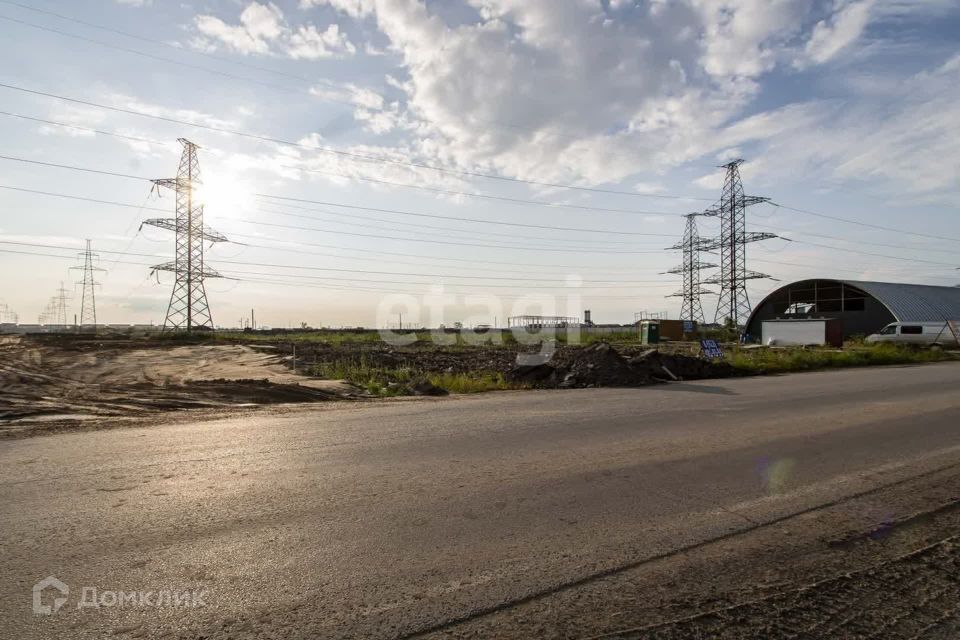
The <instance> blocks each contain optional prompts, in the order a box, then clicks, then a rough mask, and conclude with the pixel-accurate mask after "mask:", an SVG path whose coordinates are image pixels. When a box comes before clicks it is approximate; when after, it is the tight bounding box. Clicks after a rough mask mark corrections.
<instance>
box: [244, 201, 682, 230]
mask: <svg viewBox="0 0 960 640" xmlns="http://www.w3.org/2000/svg"><path fill="white" fill-rule="evenodd" d="M253 195H254V196H257V197H260V198H267V199H271V200H281V201H284V202H300V203H306V204H319V205H324V206H327V207H341V208H343V209H357V210H360V211H377V212H379V213H393V214H397V215H401V216H417V217H419V218H436V219H439V220H458V221H461V222H477V223H481V224H498V225H504V226H508V227H525V228H527V229H549V230H556V231H576V232H577V233H605V234H610V235H617V236H647V237H654V238H673V237H674V234H671V233H647V232H643V231H619V230H617V231H614V230H608V229H585V228H583V227H557V226H551V225H541V224H524V223H520V222H500V221H496V220H482V219H479V218H462V217H455V216H442V215H438V214H434V213H420V212H413V211H403V210H399V209H385V208H382V207H364V206H360V205H354V204H344V203H339V202H329V201H325V200H310V199H307V198H292V197H288V196H278V195H272V194H269V193H255V194H253ZM306 210H307V211H311V210H312V211H316V209H309V208H308V209H306ZM636 213H642V212H636ZM647 213H652V212H647ZM669 215H673V214H669Z"/></svg>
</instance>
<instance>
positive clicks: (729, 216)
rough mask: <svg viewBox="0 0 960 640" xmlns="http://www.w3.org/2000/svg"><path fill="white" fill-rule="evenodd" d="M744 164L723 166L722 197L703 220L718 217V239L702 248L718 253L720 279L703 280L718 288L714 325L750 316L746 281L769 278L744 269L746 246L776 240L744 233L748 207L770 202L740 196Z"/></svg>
mask: <svg viewBox="0 0 960 640" xmlns="http://www.w3.org/2000/svg"><path fill="white" fill-rule="evenodd" d="M741 164H743V160H734V161H733V162H730V163H728V164H725V165H723V167H722V168H723V169H726V171H727V177H726V179H725V180H724V183H723V195H722V196H721V198H720V202H719V204H717V205H715V206H713V207H711V208H710V209H707V210H706V211H704V213H703V215H705V216H719V217H720V237H719V238H716V239H714V240H712V241H710V242H708V243H706V245H705V246H704V247H703V249H704V250H705V251H713V250H717V249H719V250H720V275H718V276H714V277H711V278H710V279H708V280H704V284H715V285H718V286H719V287H720V300H719V302H718V303H717V313H716V315H715V316H714V321H715V322H721V321H724V320H726V321H728V322H730V323H731V324H732V325H733V326H734V327H739V326H740V324H741V322H745V321H746V319H747V318H748V317H749V315H750V297H749V296H748V295H747V280H756V279H758V278H769V277H770V276H768V275H767V274H765V273H757V272H756V271H749V270H748V269H747V250H746V249H747V244H749V243H751V242H757V241H760V240H768V239H770V238H776V237H777V236H776V235H775V234H773V233H758V232H748V231H747V207H749V206H751V205H755V204H761V203H764V202H769V201H770V199H769V198H761V197H758V196H747V195H744V193H743V182H742V180H741V179H740V165H741Z"/></svg>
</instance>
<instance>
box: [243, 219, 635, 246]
mask: <svg viewBox="0 0 960 640" xmlns="http://www.w3.org/2000/svg"><path fill="white" fill-rule="evenodd" d="M258 212H260V213H266V214H270V215H278V216H288V217H291V218H300V219H302V220H314V221H319V222H325V223H327V224H336V225H342V226H349V227H360V228H366V229H379V230H383V231H390V232H394V231H398V232H402V233H419V231H417V229H431V230H436V231H450V232H452V233H454V234H457V235H450V234H444V233H431V237H434V238H453V239H455V240H470V239H474V238H477V236H491V237H493V239H492V240H491V241H496V240H497V239H499V238H509V239H511V240H513V241H516V242H527V241H537V240H543V241H549V242H556V243H566V244H567V245H568V246H571V247H575V246H583V244H575V245H571V243H589V245H598V244H599V245H604V246H608V245H617V244H620V245H635V243H634V242H628V241H624V240H590V239H587V238H583V239H579V240H574V239H568V238H536V237H534V238H527V237H522V236H520V237H518V235H517V233H516V232H515V233H496V232H493V231H473V230H470V229H454V228H451V227H442V226H438V225H431V224H418V223H415V222H407V221H405V220H384V219H383V218H370V217H364V216H358V215H356V214H349V215H348V214H344V213H338V212H335V211H318V212H319V213H320V214H326V215H332V216H335V217H340V218H345V217H349V218H351V220H350V221H347V222H343V221H339V220H329V219H327V218H324V217H323V215H319V216H318V215H312V216H308V215H302V214H297V213H290V212H289V211H274V210H270V209H259V210H258ZM357 219H359V220H361V221H362V220H369V221H374V222H380V223H381V224H379V225H374V224H359V223H357V222H356V221H355V220H357ZM382 223H386V224H388V225H390V226H384V225H383V224H382ZM398 225H400V226H399V228H398ZM410 227H415V229H410ZM464 236H466V237H464ZM481 239H484V238H481ZM524 246H531V247H533V246H541V247H542V246H544V245H540V244H530V245H524ZM561 246H562V245H561ZM644 246H653V245H644ZM587 248H588V249H589V248H590V247H589V246H588V247H587Z"/></svg>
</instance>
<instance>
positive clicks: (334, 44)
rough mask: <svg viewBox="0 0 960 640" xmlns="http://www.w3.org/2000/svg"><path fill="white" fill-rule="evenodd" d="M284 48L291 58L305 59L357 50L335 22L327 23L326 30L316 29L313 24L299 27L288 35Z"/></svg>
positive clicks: (350, 53)
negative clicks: (288, 38)
mask: <svg viewBox="0 0 960 640" xmlns="http://www.w3.org/2000/svg"><path fill="white" fill-rule="evenodd" d="M286 50H287V54H288V55H289V56H290V57H291V58H295V59H299V58H305V59H307V60H316V59H318V58H332V57H335V56H339V55H344V54H346V55H353V54H354V53H356V51H357V49H356V47H354V46H353V43H352V42H350V40H349V39H348V38H347V35H346V34H345V33H341V32H340V27H339V26H337V25H335V24H331V25H329V26H328V27H327V29H326V31H318V30H317V28H316V27H315V26H313V25H308V26H306V27H300V28H299V29H297V31H296V32H294V33H293V34H291V35H290V41H289V43H288V44H287V49H286Z"/></svg>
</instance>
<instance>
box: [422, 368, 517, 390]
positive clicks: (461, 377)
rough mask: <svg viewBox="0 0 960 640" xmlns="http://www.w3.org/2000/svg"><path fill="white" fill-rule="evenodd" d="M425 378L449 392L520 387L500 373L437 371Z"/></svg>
mask: <svg viewBox="0 0 960 640" xmlns="http://www.w3.org/2000/svg"><path fill="white" fill-rule="evenodd" d="M427 380H429V381H430V383H431V384H434V385H436V386H438V387H440V388H441V389H446V390H447V391H449V392H450V393H480V392H483V391H505V390H507V389H521V388H523V387H522V386H520V385H516V384H513V383H511V382H509V381H507V380H506V378H504V377H503V374H502V373H484V372H482V371H481V372H470V373H437V374H431V375H428V376H427Z"/></svg>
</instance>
